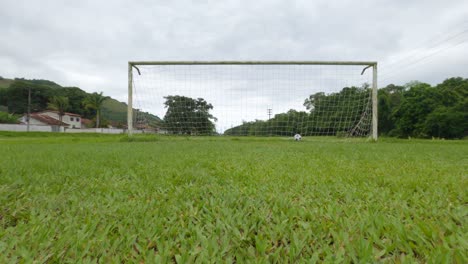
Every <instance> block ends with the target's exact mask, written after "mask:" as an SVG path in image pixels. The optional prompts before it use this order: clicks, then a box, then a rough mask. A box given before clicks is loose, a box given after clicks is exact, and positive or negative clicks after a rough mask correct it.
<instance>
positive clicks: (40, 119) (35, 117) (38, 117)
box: [20, 113, 68, 127]
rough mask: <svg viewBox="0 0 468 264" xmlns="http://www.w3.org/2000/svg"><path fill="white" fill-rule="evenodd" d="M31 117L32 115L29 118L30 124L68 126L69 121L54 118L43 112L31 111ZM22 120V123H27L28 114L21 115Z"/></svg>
mask: <svg viewBox="0 0 468 264" xmlns="http://www.w3.org/2000/svg"><path fill="white" fill-rule="evenodd" d="M29 117H30V118H29V124H30V125H38V126H56V127H59V126H62V127H68V124H67V123H64V122H60V121H59V120H58V119H55V118H52V117H50V116H48V115H43V114H41V113H31V115H30V116H29ZM20 122H21V124H27V123H28V118H27V115H24V116H23V117H21V118H20Z"/></svg>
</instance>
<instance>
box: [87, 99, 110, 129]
mask: <svg viewBox="0 0 468 264" xmlns="http://www.w3.org/2000/svg"><path fill="white" fill-rule="evenodd" d="M107 99H109V97H108V96H103V95H102V92H100V93H96V92H94V93H92V94H90V95H89V96H88V97H86V98H85V99H84V100H83V105H84V107H85V108H86V109H94V110H96V127H99V125H100V122H99V121H100V118H101V108H102V104H103V103H104V102H105V101H106V100H107Z"/></svg>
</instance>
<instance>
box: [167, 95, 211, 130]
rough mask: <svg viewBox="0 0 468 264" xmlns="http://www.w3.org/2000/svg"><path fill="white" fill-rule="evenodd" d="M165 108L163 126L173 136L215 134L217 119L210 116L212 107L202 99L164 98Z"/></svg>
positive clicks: (177, 96) (178, 96) (171, 96)
mask: <svg viewBox="0 0 468 264" xmlns="http://www.w3.org/2000/svg"><path fill="white" fill-rule="evenodd" d="M164 99H166V102H164V105H165V107H166V108H167V112H166V115H165V116H164V126H165V127H166V129H167V130H168V131H169V132H171V133H175V134H189V135H203V134H205V135H207V134H208V135H209V134H213V133H215V125H214V123H213V122H216V121H217V119H216V118H215V117H214V116H213V115H211V114H210V110H212V109H213V105H211V104H209V103H208V102H207V101H205V99H203V98H197V99H193V98H190V97H185V96H180V95H170V96H166V97H164Z"/></svg>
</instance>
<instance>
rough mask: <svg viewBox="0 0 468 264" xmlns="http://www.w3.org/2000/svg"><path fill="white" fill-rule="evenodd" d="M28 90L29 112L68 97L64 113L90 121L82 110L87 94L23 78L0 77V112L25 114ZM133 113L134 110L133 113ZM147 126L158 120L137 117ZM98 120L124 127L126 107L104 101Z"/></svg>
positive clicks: (90, 114)
mask: <svg viewBox="0 0 468 264" xmlns="http://www.w3.org/2000/svg"><path fill="white" fill-rule="evenodd" d="M29 88H31V108H32V111H33V112H35V111H42V110H45V109H46V108H47V103H48V102H49V101H50V98H51V97H53V96H65V97H68V98H69V101H70V107H69V109H68V110H67V111H68V112H72V113H76V114H80V115H82V116H83V117H85V118H88V119H93V118H94V117H95V112H94V111H93V110H88V109H84V107H83V106H82V102H83V100H84V98H86V97H87V96H88V95H89V93H87V92H85V91H83V90H81V89H80V88H78V87H63V86H61V85H59V84H57V83H55V82H52V81H49V80H28V79H24V78H15V79H14V80H12V79H6V78H2V77H0V111H7V110H8V112H10V113H17V114H19V113H25V112H26V107H27V94H28V89H29ZM134 111H136V110H134ZM138 115H139V116H140V117H143V119H144V120H146V121H147V122H148V123H150V124H158V123H160V121H161V119H160V118H159V117H158V116H156V115H153V114H150V113H141V112H139V114H138ZM102 118H103V119H104V120H106V121H109V122H111V123H115V124H121V125H124V124H126V122H127V104H126V103H123V102H119V101H117V100H115V99H113V98H109V99H107V100H106V101H105V102H104V104H103V107H102Z"/></svg>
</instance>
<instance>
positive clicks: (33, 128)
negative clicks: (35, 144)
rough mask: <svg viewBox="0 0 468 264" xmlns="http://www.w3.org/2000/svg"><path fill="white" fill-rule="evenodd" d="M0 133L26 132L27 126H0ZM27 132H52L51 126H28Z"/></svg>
mask: <svg viewBox="0 0 468 264" xmlns="http://www.w3.org/2000/svg"><path fill="white" fill-rule="evenodd" d="M62 129H63V128H62ZM0 131H18V132H26V131H28V126H27V125H19V124H0ZM29 131H36V132H52V127H51V126H39V125H30V126H29ZM62 131H63V130H62Z"/></svg>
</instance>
